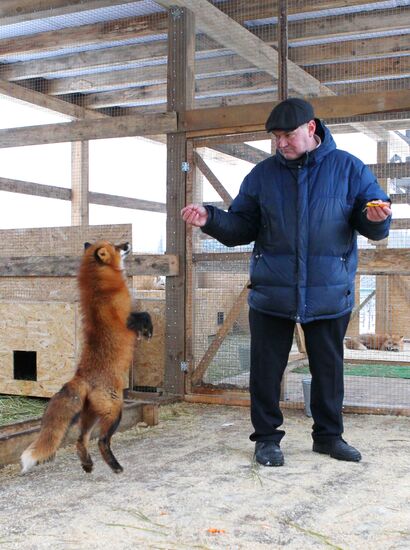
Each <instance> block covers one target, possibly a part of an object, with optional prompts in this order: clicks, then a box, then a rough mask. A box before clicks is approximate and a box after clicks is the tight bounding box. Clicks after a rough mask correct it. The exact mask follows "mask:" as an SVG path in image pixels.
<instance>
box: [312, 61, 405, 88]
mask: <svg viewBox="0 0 410 550" xmlns="http://www.w3.org/2000/svg"><path fill="white" fill-rule="evenodd" d="M302 66H303V67H304V68H305V69H306V70H307V71H308V72H309V74H311V75H312V76H314V77H315V78H317V79H320V81H321V82H324V83H326V85H327V86H328V85H330V84H332V83H333V82H334V83H336V84H340V83H343V81H351V80H358V81H360V82H364V81H367V80H370V79H375V78H383V77H384V78H398V77H403V76H404V77H405V76H408V75H409V73H410V57H409V56H394V57H387V58H376V59H365V60H357V59H352V60H350V61H345V62H343V63H340V62H338V63H321V64H320V65H313V64H312V63H311V62H308V63H306V64H304V65H302Z"/></svg>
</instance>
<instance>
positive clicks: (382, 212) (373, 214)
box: [366, 200, 391, 222]
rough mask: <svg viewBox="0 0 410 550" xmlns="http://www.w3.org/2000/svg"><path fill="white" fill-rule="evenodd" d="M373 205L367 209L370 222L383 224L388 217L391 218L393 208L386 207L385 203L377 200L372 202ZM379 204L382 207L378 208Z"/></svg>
mask: <svg viewBox="0 0 410 550" xmlns="http://www.w3.org/2000/svg"><path fill="white" fill-rule="evenodd" d="M371 204H372V206H367V207H366V216H367V219H368V220H369V221H371V222H382V221H384V220H385V219H386V218H387V217H388V216H391V208H390V207H389V206H386V203H385V202H383V201H381V200H377V201H372V202H371ZM378 204H380V206H377V205H378Z"/></svg>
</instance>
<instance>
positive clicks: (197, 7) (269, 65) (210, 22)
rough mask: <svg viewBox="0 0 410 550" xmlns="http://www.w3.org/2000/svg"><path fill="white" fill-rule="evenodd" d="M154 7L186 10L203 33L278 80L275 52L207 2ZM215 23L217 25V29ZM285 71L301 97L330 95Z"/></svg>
mask: <svg viewBox="0 0 410 550" xmlns="http://www.w3.org/2000/svg"><path fill="white" fill-rule="evenodd" d="M157 3H158V4H160V5H162V6H165V7H169V6H171V5H179V6H182V7H186V8H189V9H190V10H192V11H193V13H195V16H196V21H197V26H198V28H199V29H201V30H202V31H203V32H204V33H206V34H207V35H208V36H210V37H211V38H213V39H214V40H216V41H217V42H219V43H220V44H222V45H223V46H224V47H226V48H229V49H230V50H232V51H234V52H236V53H237V54H239V55H240V56H241V57H243V58H244V59H246V60H248V61H249V62H251V63H252V64H253V65H254V66H255V67H257V68H259V69H260V70H262V71H265V72H266V73H267V74H269V75H271V76H272V77H274V78H278V74H279V63H278V58H277V53H276V51H275V50H274V49H273V48H272V47H270V46H268V45H267V44H265V43H264V42H263V41H262V40H259V39H258V38H257V37H256V36H255V35H254V34H252V33H251V32H250V31H248V30H247V29H246V28H244V27H243V26H242V25H241V24H240V23H237V22H236V21H234V20H233V19H231V18H230V17H229V16H227V15H226V14H224V13H223V12H221V10H219V9H218V8H217V7H216V6H214V5H213V4H211V3H210V2H208V1H207V0H159V1H158V2H157ZM215 21H218V24H217V25H216V24H215ZM287 70H288V83H289V88H290V89H292V90H295V91H296V92H299V93H301V94H310V95H330V94H331V92H329V91H328V90H327V89H326V87H324V86H322V85H321V84H320V82H319V81H318V80H316V79H315V78H313V77H311V76H310V75H309V74H308V73H306V72H305V71H303V70H302V69H300V67H298V66H297V65H295V64H294V63H293V62H291V61H289V62H288V64H287Z"/></svg>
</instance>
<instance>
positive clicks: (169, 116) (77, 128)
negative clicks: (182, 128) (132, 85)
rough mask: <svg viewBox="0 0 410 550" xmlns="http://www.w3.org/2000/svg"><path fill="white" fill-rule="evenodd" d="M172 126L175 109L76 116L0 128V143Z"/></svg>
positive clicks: (110, 134)
mask: <svg viewBox="0 0 410 550" xmlns="http://www.w3.org/2000/svg"><path fill="white" fill-rule="evenodd" d="M175 130H176V114H175V113H171V112H169V113H155V114H140V115H128V116H120V117H114V118H111V117H109V118H103V119H101V120H95V121H93V124H91V122H90V121H89V120H78V121H74V122H63V123H61V124H44V125H41V126H26V127H24V128H8V129H6V130H0V147H3V148H5V147H22V146H25V145H42V144H47V143H61V142H66V141H82V140H90V139H108V138H113V137H127V136H144V135H153V134H162V133H167V132H172V131H175Z"/></svg>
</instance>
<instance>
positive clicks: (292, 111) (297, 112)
mask: <svg viewBox="0 0 410 550" xmlns="http://www.w3.org/2000/svg"><path fill="white" fill-rule="evenodd" d="M314 118H315V113H314V112H313V107H312V105H311V104H310V103H308V102H307V101H305V100H304V99H300V98H299V97H290V98H289V99H285V100H284V101H281V102H280V103H278V104H277V105H276V107H274V108H273V110H272V112H271V114H270V115H269V118H268V120H267V121H266V124H265V128H266V131H267V132H273V131H274V130H284V131H286V132H291V131H292V130H295V129H296V128H299V126H302V124H305V123H306V122H309V120H312V119H314Z"/></svg>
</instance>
